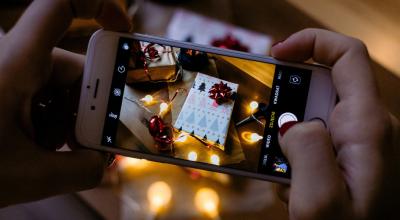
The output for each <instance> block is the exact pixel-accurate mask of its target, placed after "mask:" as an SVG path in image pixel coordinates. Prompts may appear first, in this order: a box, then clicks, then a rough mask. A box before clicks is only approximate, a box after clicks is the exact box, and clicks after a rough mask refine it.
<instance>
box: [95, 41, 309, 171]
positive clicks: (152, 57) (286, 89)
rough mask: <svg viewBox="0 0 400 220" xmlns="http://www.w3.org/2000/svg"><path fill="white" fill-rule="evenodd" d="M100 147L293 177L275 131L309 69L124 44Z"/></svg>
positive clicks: (292, 117)
mask: <svg viewBox="0 0 400 220" xmlns="http://www.w3.org/2000/svg"><path fill="white" fill-rule="evenodd" d="M115 59H116V62H115V68H114V73H113V74H114V75H113V78H112V84H111V90H110V94H109V102H108V106H107V112H106V115H105V122H104V127H103V135H102V140H101V143H102V145H105V146H110V147H116V148H122V149H125V150H129V151H135V152H140V153H145V154H153V155H158V156H164V157H172V158H176V159H181V160H189V161H193V162H196V163H206V164H211V165H215V166H222V167H228V168H233V169H238V170H242V171H248V172H254V173H259V174H267V175H272V176H277V177H285V178H290V173H291V171H290V167H289V164H288V162H287V160H286V158H285V157H284V155H283V154H282V152H281V150H280V147H279V144H278V130H279V128H280V126H282V124H284V123H285V122H288V121H302V120H303V118H304V112H305V107H306V102H307V97H308V90H309V85H310V80H311V74H312V71H311V70H307V69H300V68H294V67H288V66H282V65H275V64H270V63H264V62H259V61H252V60H246V59H242V58H235V57H230V56H224V55H219V54H213V53H206V52H203V51H196V50H192V49H187V48H177V47H172V46H168V45H160V44H155V43H150V42H144V41H138V40H133V39H129V38H120V39H119V43H118V50H117V55H116V58H115Z"/></svg>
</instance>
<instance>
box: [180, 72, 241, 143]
mask: <svg viewBox="0 0 400 220" xmlns="http://www.w3.org/2000/svg"><path fill="white" fill-rule="evenodd" d="M221 82H222V84H224V85H226V87H227V88H229V89H230V90H231V91H230V92H231V93H232V94H234V93H236V92H237V90H238V87H239V85H238V84H235V83H231V82H228V81H224V80H221V79H218V78H215V77H212V76H209V75H205V74H202V73H198V74H197V76H196V78H195V80H194V82H193V86H192V88H191V89H190V91H189V93H188V96H187V97H186V100H185V103H184V104H183V106H182V109H181V111H180V113H179V116H178V118H177V120H176V122H175V124H174V127H175V128H176V129H178V130H181V131H185V132H187V133H189V134H191V135H192V136H195V137H197V138H200V139H202V140H204V141H206V142H209V143H211V144H212V145H213V146H216V147H218V148H219V149H221V150H224V149H225V147H224V145H225V142H226V138H227V134H228V128H229V123H230V120H231V115H232V111H233V107H234V104H235V101H234V100H233V99H229V100H227V101H225V102H223V103H218V102H217V100H215V99H213V98H211V97H210V90H212V88H213V87H214V86H215V85H219V84H221Z"/></svg>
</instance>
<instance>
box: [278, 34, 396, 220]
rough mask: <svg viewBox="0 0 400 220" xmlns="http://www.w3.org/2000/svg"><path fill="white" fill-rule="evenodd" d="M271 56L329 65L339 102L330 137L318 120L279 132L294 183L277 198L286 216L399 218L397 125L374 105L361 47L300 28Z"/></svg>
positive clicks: (376, 96) (367, 63)
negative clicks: (285, 207) (283, 207)
mask: <svg viewBox="0 0 400 220" xmlns="http://www.w3.org/2000/svg"><path fill="white" fill-rule="evenodd" d="M272 55H273V56H274V57H276V58H278V59H282V60H289V61H298V62H304V61H306V60H308V59H309V58H312V59H313V60H314V61H316V62H318V63H321V64H325V65H327V66H331V67H332V78H333V83H334V85H335V87H336V89H337V92H338V96H339V99H340V100H339V102H338V103H337V105H336V106H335V108H334V110H333V112H332V114H331V117H330V119H329V123H328V124H329V126H328V127H329V131H330V132H328V131H327V129H326V128H325V127H324V125H323V123H321V122H320V121H318V120H316V121H311V122H303V123H297V124H295V125H293V126H292V127H291V128H290V129H288V130H287V131H286V132H285V131H281V132H283V134H281V135H280V137H279V143H280V145H281V148H282V151H283V153H284V154H285V155H286V156H287V158H288V160H289V163H290V164H291V167H292V180H291V185H290V187H287V186H286V187H285V186H279V187H278V191H279V192H278V194H279V195H280V197H281V198H282V199H283V200H285V201H287V202H288V211H289V217H290V219H296V220H298V219H307V220H310V219H324V220H326V219H355V220H358V219H394V218H396V219H398V214H397V210H396V207H399V204H400V201H399V200H398V197H399V196H400V172H399V171H400V154H399V150H398V144H399V136H400V134H399V125H398V121H397V119H395V118H394V117H392V116H391V115H390V113H389V112H388V111H387V110H386V109H385V108H384V107H383V105H382V103H381V101H380V97H379V94H378V89H377V85H376V82H375V79H374V73H373V69H372V68H371V65H370V58H369V55H368V51H367V49H366V47H365V45H364V44H363V43H362V42H361V41H359V40H356V39H353V38H350V37H346V36H343V35H340V34H337V33H333V32H329V31H326V30H318V29H306V30H303V31H300V32H298V33H295V34H293V35H292V36H290V37H289V38H288V39H286V40H285V41H284V42H282V43H279V44H277V45H275V46H274V47H273V48H272ZM393 95H396V94H393ZM395 214H396V215H395Z"/></svg>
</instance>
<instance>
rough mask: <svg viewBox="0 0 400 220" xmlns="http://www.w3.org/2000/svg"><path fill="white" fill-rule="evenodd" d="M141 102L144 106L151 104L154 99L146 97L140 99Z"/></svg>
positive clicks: (149, 96)
mask: <svg viewBox="0 0 400 220" xmlns="http://www.w3.org/2000/svg"><path fill="white" fill-rule="evenodd" d="M140 100H142V101H143V102H146V104H150V103H151V102H153V100H154V98H153V96H151V95H146V96H145V97H143V98H142V99H140Z"/></svg>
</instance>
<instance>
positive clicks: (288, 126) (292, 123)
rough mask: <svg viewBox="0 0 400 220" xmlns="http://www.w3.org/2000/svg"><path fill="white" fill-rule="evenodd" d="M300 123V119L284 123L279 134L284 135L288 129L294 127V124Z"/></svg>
mask: <svg viewBox="0 0 400 220" xmlns="http://www.w3.org/2000/svg"><path fill="white" fill-rule="evenodd" d="M297 123H299V122H298V121H288V122H286V123H285V124H283V125H282V126H281V128H279V134H280V135H281V136H283V135H284V134H285V133H286V132H287V131H288V130H289V128H291V127H293V125H295V124H297Z"/></svg>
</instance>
